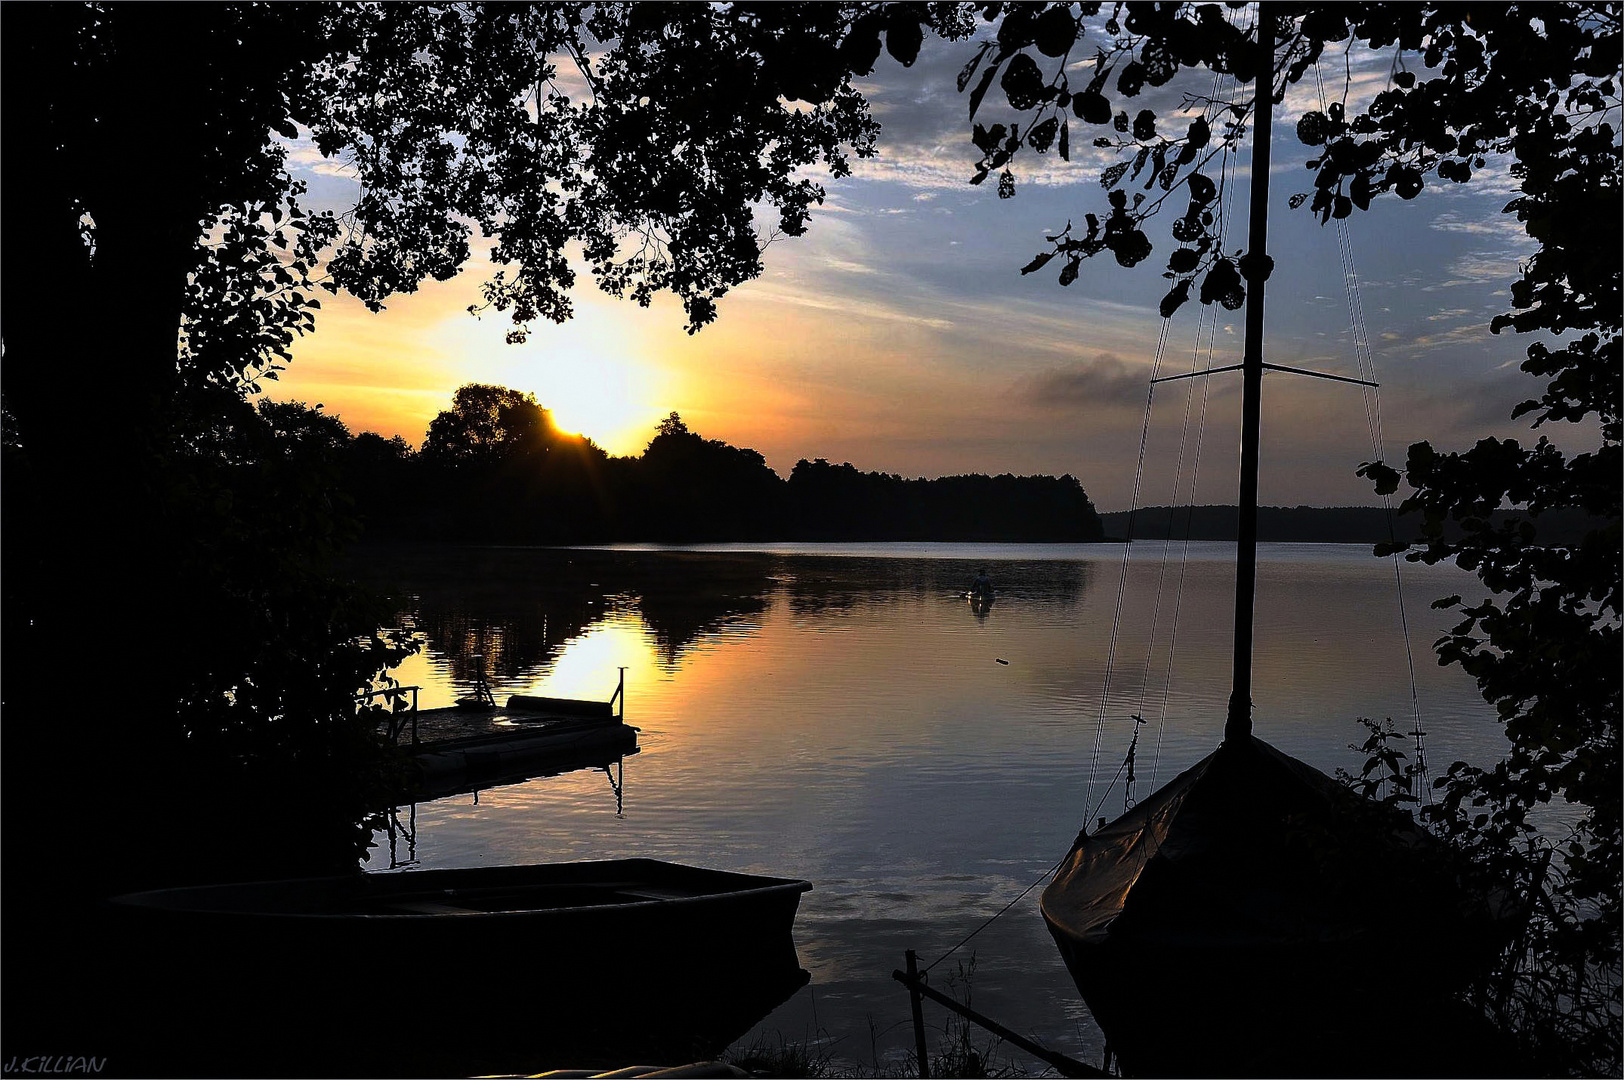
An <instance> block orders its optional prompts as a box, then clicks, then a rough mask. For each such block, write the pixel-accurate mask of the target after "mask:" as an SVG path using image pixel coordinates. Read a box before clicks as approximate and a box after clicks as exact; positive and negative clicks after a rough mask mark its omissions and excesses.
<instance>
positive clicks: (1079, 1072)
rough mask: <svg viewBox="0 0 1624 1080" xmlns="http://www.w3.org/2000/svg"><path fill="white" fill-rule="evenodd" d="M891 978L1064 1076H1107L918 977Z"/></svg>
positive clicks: (900, 975)
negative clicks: (955, 998)
mask: <svg viewBox="0 0 1624 1080" xmlns="http://www.w3.org/2000/svg"><path fill="white" fill-rule="evenodd" d="M891 977H892V978H893V979H895V980H897V981H898V982H900V983H902V984H903V985H905V986H907V987H908V989H909V990H910V991H912V992H913V993H914V997H915V1000H916V1001H917V1000H918V998H919V997H920V996H921V995H923V996H924V997H928V998H930V999H931V1000H932V1001H934V1002H936V1003H938V1004H939V1005H941V1006H942V1007H943V1008H946V1009H950V1010H952V1011H953V1012H955V1013H958V1014H959V1015H960V1016H962V1017H964V1018H965V1019H966V1020H968V1021H970V1022H971V1023H973V1024H979V1025H981V1026H982V1027H984V1028H986V1029H987V1030H988V1031H990V1032H992V1033H993V1034H994V1035H996V1036H998V1037H999V1038H1000V1039H1003V1040H1004V1041H1005V1042H1007V1043H1009V1044H1010V1045H1011V1046H1014V1047H1017V1048H1019V1049H1021V1050H1024V1051H1026V1052H1027V1053H1028V1054H1031V1055H1032V1056H1033V1057H1035V1058H1037V1059H1038V1060H1039V1061H1042V1062H1045V1063H1047V1064H1048V1065H1050V1066H1052V1067H1053V1068H1054V1070H1055V1071H1056V1072H1058V1073H1059V1074H1060V1075H1061V1076H1080V1077H1105V1076H1107V1075H1108V1074H1107V1073H1106V1072H1105V1071H1104V1070H1101V1069H1096V1068H1095V1067H1094V1066H1092V1065H1089V1064H1087V1063H1085V1062H1081V1061H1078V1060H1076V1059H1075V1058H1070V1057H1067V1056H1066V1055H1065V1054H1062V1053H1060V1052H1058V1051H1056V1050H1050V1049H1049V1048H1048V1047H1046V1046H1039V1045H1038V1044H1037V1043H1035V1042H1033V1041H1032V1040H1031V1039H1028V1038H1026V1037H1025V1036H1024V1035H1021V1034H1019V1033H1017V1032H1015V1031H1011V1030H1010V1029H1009V1028H1007V1027H1005V1026H1004V1025H1003V1024H1000V1023H999V1022H998V1021H996V1020H994V1019H992V1018H991V1017H989V1016H983V1015H982V1014H981V1013H978V1012H976V1011H975V1010H974V1009H972V1008H970V1007H969V1006H968V1005H961V1004H960V1003H959V1002H957V1001H954V1000H953V999H952V998H950V997H948V996H947V995H946V994H944V993H942V992H941V991H940V990H933V989H931V988H930V987H928V986H926V985H925V984H924V983H922V982H920V981H919V976H918V975H917V974H913V975H909V974H906V973H904V972H901V971H893V972H892V973H891Z"/></svg>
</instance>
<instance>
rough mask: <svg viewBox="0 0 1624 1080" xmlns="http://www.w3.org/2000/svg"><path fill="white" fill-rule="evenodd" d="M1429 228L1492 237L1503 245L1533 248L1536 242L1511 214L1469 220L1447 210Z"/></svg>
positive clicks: (1434, 219) (1433, 220)
mask: <svg viewBox="0 0 1624 1080" xmlns="http://www.w3.org/2000/svg"><path fill="white" fill-rule="evenodd" d="M1429 228H1432V229H1435V230H1437V231H1438V232H1445V233H1466V234H1468V235H1470V236H1492V237H1494V238H1495V239H1497V240H1500V241H1502V242H1503V243H1509V244H1516V245H1519V246H1523V247H1528V248H1532V247H1534V246H1535V242H1534V240H1533V238H1532V237H1530V236H1529V235H1528V231H1527V229H1526V228H1525V227H1524V226H1523V223H1522V222H1520V221H1518V220H1517V219H1516V218H1514V217H1512V216H1511V215H1509V214H1504V213H1499V214H1494V215H1492V216H1488V217H1483V218H1467V217H1463V216H1462V215H1460V214H1457V213H1455V212H1454V211H1453V210H1446V211H1444V212H1443V213H1441V214H1439V215H1438V216H1437V217H1435V218H1433V219H1432V224H1431V225H1430V226H1429Z"/></svg>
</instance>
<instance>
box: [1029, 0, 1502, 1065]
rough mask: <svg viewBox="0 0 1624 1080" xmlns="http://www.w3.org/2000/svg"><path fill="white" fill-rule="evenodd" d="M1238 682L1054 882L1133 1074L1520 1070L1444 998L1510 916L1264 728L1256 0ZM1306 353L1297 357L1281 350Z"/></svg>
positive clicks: (1260, 105)
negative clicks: (1195, 747) (1256, 719)
mask: <svg viewBox="0 0 1624 1080" xmlns="http://www.w3.org/2000/svg"><path fill="white" fill-rule="evenodd" d="M1258 11H1259V14H1258V45H1257V47H1258V49H1259V51H1260V56H1261V59H1262V62H1261V63H1260V64H1259V65H1258V69H1259V74H1258V77H1257V106H1256V115H1255V117H1254V121H1253V140H1254V143H1253V146H1254V149H1253V157H1252V188H1251V221H1250V226H1249V228H1250V237H1249V244H1248V248H1249V252H1250V253H1251V254H1250V255H1249V258H1248V260H1247V261H1246V263H1245V264H1244V265H1245V266H1246V267H1247V268H1248V269H1249V271H1250V272H1249V273H1248V288H1247V299H1246V304H1247V307H1246V337H1245V354H1244V358H1243V364H1242V372H1243V380H1244V394H1245V397H1244V404H1243V412H1242V432H1241V480H1240V506H1241V511H1240V530H1239V541H1238V545H1237V556H1236V558H1237V563H1236V583H1235V636H1234V650H1235V655H1234V677H1233V678H1234V681H1233V690H1232V693H1231V696H1230V700H1229V708H1228V715H1227V718H1226V721H1225V726H1224V737H1223V742H1222V744H1221V745H1220V746H1219V747H1218V748H1217V749H1216V750H1215V751H1214V752H1213V753H1211V754H1210V755H1208V756H1207V757H1206V758H1204V759H1202V760H1201V761H1200V762H1198V763H1197V764H1196V765H1194V766H1193V767H1191V768H1190V769H1188V770H1187V771H1186V772H1184V773H1183V774H1182V775H1180V776H1178V777H1177V778H1175V779H1174V780H1173V781H1171V782H1170V783H1169V784H1167V785H1166V786H1165V787H1163V788H1161V789H1160V790H1159V791H1157V792H1155V793H1154V794H1152V795H1151V796H1149V797H1148V798H1146V799H1144V800H1142V801H1140V802H1139V803H1138V804H1137V805H1135V806H1133V807H1132V808H1131V809H1129V810H1128V811H1127V812H1125V813H1124V814H1123V816H1121V817H1120V818H1118V819H1117V820H1115V821H1113V822H1111V823H1109V824H1105V823H1104V822H1103V821H1102V822H1101V824H1100V826H1099V827H1098V828H1097V829H1095V830H1094V831H1092V832H1090V831H1088V829H1087V827H1085V829H1084V832H1083V833H1081V834H1080V835H1079V836H1078V837H1077V839H1076V841H1075V842H1074V843H1073V845H1072V848H1071V850H1070V853H1069V854H1068V855H1067V857H1066V858H1065V859H1064V861H1063V862H1062V863H1061V866H1060V869H1059V871H1058V872H1057V873H1056V876H1055V878H1054V880H1053V881H1052V882H1050V884H1049V886H1048V888H1047V889H1046V890H1045V891H1044V893H1043V897H1042V903H1041V907H1042V911H1043V917H1044V920H1045V922H1046V923H1047V924H1048V927H1049V930H1050V933H1051V934H1052V935H1053V937H1054V939H1055V942H1056V944H1057V945H1058V946H1059V948H1060V952H1061V955H1062V957H1063V958H1064V960H1065V963H1066V966H1067V968H1068V969H1069V971H1070V973H1071V975H1072V978H1073V980H1074V981H1075V982H1076V984H1077V988H1078V990H1079V991H1080V992H1081V994H1082V996H1083V999H1084V1001H1085V1003H1086V1004H1087V1005H1088V1007H1089V1010H1090V1011H1091V1012H1092V1013H1093V1015H1094V1017H1095V1019H1096V1020H1097V1021H1098V1023H1099V1025H1100V1028H1101V1029H1102V1031H1103V1032H1104V1033H1105V1036H1106V1039H1107V1046H1108V1054H1109V1055H1111V1056H1114V1058H1115V1062H1116V1064H1117V1066H1118V1068H1120V1070H1121V1071H1122V1072H1123V1073H1124V1074H1126V1075H1133V1076H1215V1075H1248V1076H1264V1075H1297V1076H1328V1075H1356V1076H1375V1075H1466V1074H1472V1075H1483V1074H1485V1073H1486V1072H1495V1071H1502V1070H1511V1069H1515V1067H1516V1066H1515V1064H1514V1062H1513V1060H1512V1059H1511V1058H1510V1057H1509V1056H1498V1057H1497V1056H1495V1040H1494V1038H1493V1033H1492V1031H1486V1030H1485V1028H1486V1025H1485V1024H1483V1023H1482V1022H1481V1021H1479V1020H1478V1019H1477V1018H1476V1017H1474V1016H1473V1015H1472V1014H1471V1013H1470V1012H1469V1010H1466V1009H1465V1008H1464V1007H1462V1006H1459V1005H1457V1004H1456V1003H1455V1002H1454V1001H1453V1000H1452V994H1453V992H1454V991H1456V990H1457V989H1459V987H1460V986H1461V985H1462V984H1463V983H1464V981H1465V980H1466V979H1468V978H1470V977H1472V976H1474V975H1477V974H1481V973H1482V972H1483V971H1485V970H1486V969H1487V966H1488V964H1489V962H1490V961H1491V959H1492V956H1493V954H1494V951H1495V949H1496V948H1497V946H1498V943H1499V941H1500V940H1501V934H1500V931H1501V930H1502V928H1503V927H1504V925H1505V923H1506V922H1507V921H1508V919H1507V918H1506V917H1505V912H1504V906H1505V905H1501V911H1500V912H1499V913H1497V912H1496V910H1495V908H1494V905H1493V904H1491V903H1490V901H1489V898H1487V897H1485V895H1484V894H1483V893H1482V892H1481V891H1474V890H1472V889H1470V888H1467V887H1466V886H1464V885H1463V883H1462V882H1461V880H1460V879H1459V877H1458V875H1457V874H1455V873H1454V872H1453V871H1452V869H1451V867H1450V863H1449V862H1448V860H1446V859H1443V858H1441V857H1440V856H1441V854H1442V852H1441V847H1440V845H1438V844H1437V843H1436V842H1435V841H1433V839H1432V838H1431V837H1430V836H1429V835H1428V834H1427V833H1425V832H1424V830H1422V829H1420V828H1419V827H1418V826H1416V825H1415V824H1414V822H1413V821H1411V819H1410V818H1409V816H1408V815H1406V814H1402V813H1390V812H1388V811H1386V810H1385V809H1384V808H1383V807H1381V806H1380V805H1378V804H1375V803H1373V802H1371V801H1369V800H1366V799H1364V798H1362V797H1361V796H1358V795H1356V794H1355V793H1353V792H1352V791H1350V790H1349V789H1347V788H1346V787H1344V786H1343V785H1341V784H1339V783H1338V782H1337V781H1335V780H1333V779H1332V778H1331V777H1329V776H1327V775H1325V774H1324V773H1322V772H1320V771H1319V770H1317V769H1314V768H1313V767H1311V766H1309V765H1307V764H1305V763H1303V762H1301V761H1298V760H1296V759H1294V758H1292V757H1290V756H1288V755H1286V754H1284V753H1282V752H1280V751H1279V750H1277V749H1275V748H1274V747H1272V746H1270V745H1269V744H1268V743H1266V742H1264V741H1262V740H1261V739H1258V738H1257V737H1256V736H1254V735H1253V734H1252V715H1251V713H1252V702H1251V663H1252V633H1253V614H1254V612H1253V594H1254V589H1255V584H1256V559H1257V482H1258V448H1259V430H1260V415H1261V414H1260V402H1259V391H1260V388H1261V383H1262V375H1263V371H1264V369H1265V368H1267V367H1271V366H1272V365H1267V364H1265V363H1264V362H1263V299H1264V282H1265V279H1266V278H1267V277H1268V267H1270V265H1271V263H1270V261H1269V260H1268V259H1267V258H1266V257H1265V256H1264V253H1265V252H1266V250H1267V227H1268V223H1267V206H1268V177H1269V134H1270V132H1269V129H1270V125H1271V123H1272V101H1271V98H1272V95H1273V74H1274V66H1273V60H1274V51H1275V50H1274V18H1275V16H1274V15H1273V13H1271V11H1270V10H1269V5H1267V4H1264V5H1259V9H1258ZM1285 370H1295V369H1285Z"/></svg>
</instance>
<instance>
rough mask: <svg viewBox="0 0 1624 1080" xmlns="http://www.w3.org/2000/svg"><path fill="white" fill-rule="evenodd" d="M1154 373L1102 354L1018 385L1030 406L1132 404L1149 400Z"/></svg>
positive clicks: (1057, 407) (1068, 407)
mask: <svg viewBox="0 0 1624 1080" xmlns="http://www.w3.org/2000/svg"><path fill="white" fill-rule="evenodd" d="M1149 380H1150V372H1149V371H1148V370H1147V369H1145V368H1143V367H1137V366H1133V365H1129V364H1127V363H1124V362H1123V360H1122V359H1121V358H1120V357H1118V356H1116V355H1115V354H1113V353H1099V354H1098V355H1096V356H1095V357H1094V358H1093V359H1092V360H1089V361H1085V362H1084V363H1083V365H1082V366H1079V367H1075V368H1068V369H1060V368H1055V369H1052V370H1050V371H1046V372H1043V373H1042V374H1039V375H1036V376H1034V377H1031V378H1028V379H1024V380H1022V381H1021V382H1020V383H1018V384H1017V385H1016V396H1017V397H1018V398H1019V399H1020V400H1022V401H1023V402H1025V403H1026V404H1028V405H1036V406H1039V407H1041V408H1047V409H1074V408H1076V407H1077V406H1080V405H1089V406H1099V405H1108V406H1119V407H1120V406H1130V405H1138V404H1139V403H1141V402H1143V401H1144V400H1145V396H1146V393H1147V391H1148V388H1149V385H1150V382H1149Z"/></svg>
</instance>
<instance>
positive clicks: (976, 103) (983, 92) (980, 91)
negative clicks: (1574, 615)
mask: <svg viewBox="0 0 1624 1080" xmlns="http://www.w3.org/2000/svg"><path fill="white" fill-rule="evenodd" d="M997 74H998V61H997V60H994V61H993V62H992V63H991V64H989V65H987V70H986V71H984V72H982V73H981V81H980V82H978V83H976V88H975V89H974V90H972V91H970V119H972V120H974V119H975V117H976V110H977V109H979V108H980V107H981V99H982V98H984V97H986V96H987V87H989V86H991V85H992V80H993V78H994V77H995V76H997Z"/></svg>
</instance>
